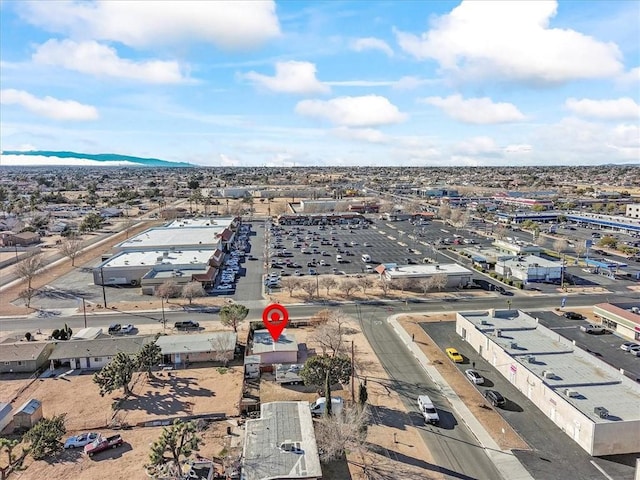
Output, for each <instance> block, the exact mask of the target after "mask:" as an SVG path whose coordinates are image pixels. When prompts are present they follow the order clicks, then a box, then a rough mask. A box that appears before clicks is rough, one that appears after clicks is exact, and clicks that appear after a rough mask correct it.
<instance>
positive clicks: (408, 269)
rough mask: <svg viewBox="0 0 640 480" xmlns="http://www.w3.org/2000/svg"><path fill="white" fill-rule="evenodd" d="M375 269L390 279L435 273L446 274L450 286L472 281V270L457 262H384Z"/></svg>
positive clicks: (433, 274) (418, 276)
mask: <svg viewBox="0 0 640 480" xmlns="http://www.w3.org/2000/svg"><path fill="white" fill-rule="evenodd" d="M375 271H376V272H378V273H380V274H381V275H384V277H385V278H386V279H387V280H389V281H393V280H401V279H405V278H411V279H416V280H422V279H426V278H431V277H433V276H435V275H446V277H447V284H446V285H445V288H448V287H455V288H458V287H465V286H466V285H467V284H469V283H471V277H472V272H471V271H470V270H468V269H466V268H464V267H463V266H461V265H458V264H457V263H442V264H427V265H395V266H394V265H390V264H386V265H385V264H383V265H379V266H378V267H376V268H375Z"/></svg>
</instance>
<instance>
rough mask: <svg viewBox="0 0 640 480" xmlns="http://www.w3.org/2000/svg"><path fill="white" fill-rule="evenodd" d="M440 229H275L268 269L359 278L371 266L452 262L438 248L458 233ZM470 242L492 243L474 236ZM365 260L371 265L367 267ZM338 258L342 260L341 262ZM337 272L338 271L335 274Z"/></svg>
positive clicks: (379, 225)
mask: <svg viewBox="0 0 640 480" xmlns="http://www.w3.org/2000/svg"><path fill="white" fill-rule="evenodd" d="M438 225H439V224H429V225H413V224H411V223H410V222H409V221H398V222H386V221H381V220H380V221H374V222H373V223H371V224H360V223H357V224H341V225H333V226H331V225H327V226H318V225H314V226H309V225H285V226H273V227H272V228H271V231H270V232H269V249H268V259H267V261H268V266H269V269H270V271H275V270H279V271H280V272H281V275H284V276H286V275H287V274H292V275H296V274H297V275H299V276H303V275H309V274H310V270H309V269H312V270H311V274H312V275H313V274H315V273H316V272H317V273H318V274H321V275H322V274H332V273H336V274H339V275H340V274H358V273H365V272H366V265H367V264H370V265H371V266H372V267H375V266H377V265H379V264H381V263H396V264H399V265H407V264H420V263H424V262H431V261H436V262H450V261H451V260H450V259H446V258H445V257H444V256H442V254H441V253H438V251H437V249H436V248H435V246H436V244H438V243H441V242H442V241H444V239H445V238H450V241H451V242H453V238H454V237H453V236H454V234H456V233H455V232H452V231H450V230H448V229H441V228H440V227H439V226H438ZM464 233H465V237H467V236H468V237H470V238H473V239H474V241H476V242H479V243H485V244H486V243H487V240H486V239H482V238H478V236H477V235H473V234H471V233H470V232H464ZM363 255H368V256H369V258H370V260H369V261H368V262H365V261H364V260H363ZM338 256H339V257H338ZM334 269H335V270H334Z"/></svg>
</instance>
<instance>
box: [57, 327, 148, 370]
mask: <svg viewBox="0 0 640 480" xmlns="http://www.w3.org/2000/svg"><path fill="white" fill-rule="evenodd" d="M154 339H155V336H154V335H135V336H131V337H111V336H107V337H103V338H100V337H98V338H96V339H93V340H67V341H60V342H56V343H55V346H54V347H53V351H52V352H51V355H49V362H50V368H51V370H54V369H55V368H56V367H58V366H59V365H69V368H71V369H81V370H100V369H101V368H102V367H104V366H105V365H106V364H108V363H109V362H110V361H111V360H113V357H115V356H116V355H117V354H118V353H120V352H124V353H126V354H128V355H130V356H132V357H133V356H135V355H136V354H137V353H138V352H139V351H140V350H141V349H142V347H143V346H144V345H145V344H147V343H151V342H153V341H154Z"/></svg>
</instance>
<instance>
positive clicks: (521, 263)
mask: <svg viewBox="0 0 640 480" xmlns="http://www.w3.org/2000/svg"><path fill="white" fill-rule="evenodd" d="M501 262H502V260H501ZM504 264H505V265H508V266H510V267H515V268H530V267H535V266H536V265H537V266H539V267H542V268H560V267H561V266H562V262H554V261H552V260H547V259H546V258H542V257H539V256H537V255H525V256H522V255H521V256H519V257H516V258H511V259H509V260H504Z"/></svg>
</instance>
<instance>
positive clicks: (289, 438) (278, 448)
mask: <svg viewBox="0 0 640 480" xmlns="http://www.w3.org/2000/svg"><path fill="white" fill-rule="evenodd" d="M241 478H242V479H243V480H279V479H282V480H320V479H321V478H322V469H321V467H320V457H319V455H318V446H317V443H316V437H315V432H314V430H313V420H312V419H311V410H310V409H309V403H308V402H271V403H264V404H262V406H261V408H260V418H256V419H250V420H247V424H246V432H245V437H244V447H243V450H242V477H241Z"/></svg>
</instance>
